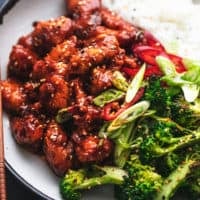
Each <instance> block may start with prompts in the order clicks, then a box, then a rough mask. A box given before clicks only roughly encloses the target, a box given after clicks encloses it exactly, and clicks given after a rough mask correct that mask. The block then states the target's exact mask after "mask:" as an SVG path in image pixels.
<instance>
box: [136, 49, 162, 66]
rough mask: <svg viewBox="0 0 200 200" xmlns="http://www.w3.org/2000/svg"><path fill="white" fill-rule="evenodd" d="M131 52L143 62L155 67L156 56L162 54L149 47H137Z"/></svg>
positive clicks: (160, 51)
mask: <svg viewBox="0 0 200 200" xmlns="http://www.w3.org/2000/svg"><path fill="white" fill-rule="evenodd" d="M133 52H134V53H135V54H136V55H137V56H138V57H139V58H140V59H141V60H143V61H144V62H146V63H148V64H150V65H157V63H156V60H155V58H156V56H158V55H161V54H163V51H162V50H160V49H156V48H155V47H150V46H137V47H136V48H134V49H133Z"/></svg>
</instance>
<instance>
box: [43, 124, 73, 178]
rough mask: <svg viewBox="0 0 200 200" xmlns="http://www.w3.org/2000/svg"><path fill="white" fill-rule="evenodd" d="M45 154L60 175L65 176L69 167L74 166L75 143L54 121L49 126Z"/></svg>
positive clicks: (45, 139) (45, 140)
mask: <svg viewBox="0 0 200 200" xmlns="http://www.w3.org/2000/svg"><path fill="white" fill-rule="evenodd" d="M44 154H45V157H46V160H47V161H48V163H49V165H50V167H51V168H52V169H53V171H54V172H55V173H56V174H57V175H58V176H63V175H64V174H65V173H66V171H67V170H68V169H70V168H72V167H73V144H72V142H70V141H69V139H68V137H67V135H66V133H65V132H64V131H63V130H62V129H61V127H60V126H59V125H58V124H57V123H55V122H54V121H52V122H50V123H49V124H48V126H47V130H46V135H45V138H44Z"/></svg>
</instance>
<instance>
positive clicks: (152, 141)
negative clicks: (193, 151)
mask: <svg viewBox="0 0 200 200" xmlns="http://www.w3.org/2000/svg"><path fill="white" fill-rule="evenodd" d="M151 123H152V125H150V129H149V134H148V135H147V136H146V138H144V139H143V141H142V142H141V145H140V156H141V159H142V161H143V162H145V163H150V162H152V160H154V159H156V158H159V157H162V156H165V155H167V154H169V153H171V152H174V151H176V150H179V149H182V148H184V147H187V146H190V145H192V144H195V143H198V142H200V131H199V130H195V131H191V130H188V129H185V128H183V127H181V126H179V125H178V124H176V123H175V122H173V121H172V120H170V119H168V120H167V118H156V119H155V122H152V121H151Z"/></svg>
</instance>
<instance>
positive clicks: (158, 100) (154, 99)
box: [144, 77, 172, 117]
mask: <svg viewBox="0 0 200 200" xmlns="http://www.w3.org/2000/svg"><path fill="white" fill-rule="evenodd" d="M144 100H147V101H150V104H151V106H150V109H154V110H156V112H157V114H158V115H159V116H163V117H164V116H168V115H169V114H168V113H169V112H170V110H169V106H170V104H171V101H172V100H171V93H170V92H169V90H168V89H167V88H164V87H163V86H162V84H161V80H160V78H159V77H151V78H150V79H149V82H148V85H147V87H146V89H145V93H144Z"/></svg>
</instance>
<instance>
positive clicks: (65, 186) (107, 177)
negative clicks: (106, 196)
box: [60, 166, 127, 200]
mask: <svg viewBox="0 0 200 200" xmlns="http://www.w3.org/2000/svg"><path fill="white" fill-rule="evenodd" d="M126 176H127V173H126V172H125V171H124V170H122V169H120V168H117V167H112V166H103V167H100V166H93V167H92V168H90V169H79V170H69V172H68V173H67V174H66V175H65V177H64V178H63V179H62V180H61V182H60V192H61V194H62V196H63V198H64V199H66V200H79V199H81V191H82V190H86V189H90V188H92V187H95V186H98V185H104V184H116V185H117V184H121V183H122V182H123V180H124V177H126Z"/></svg>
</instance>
